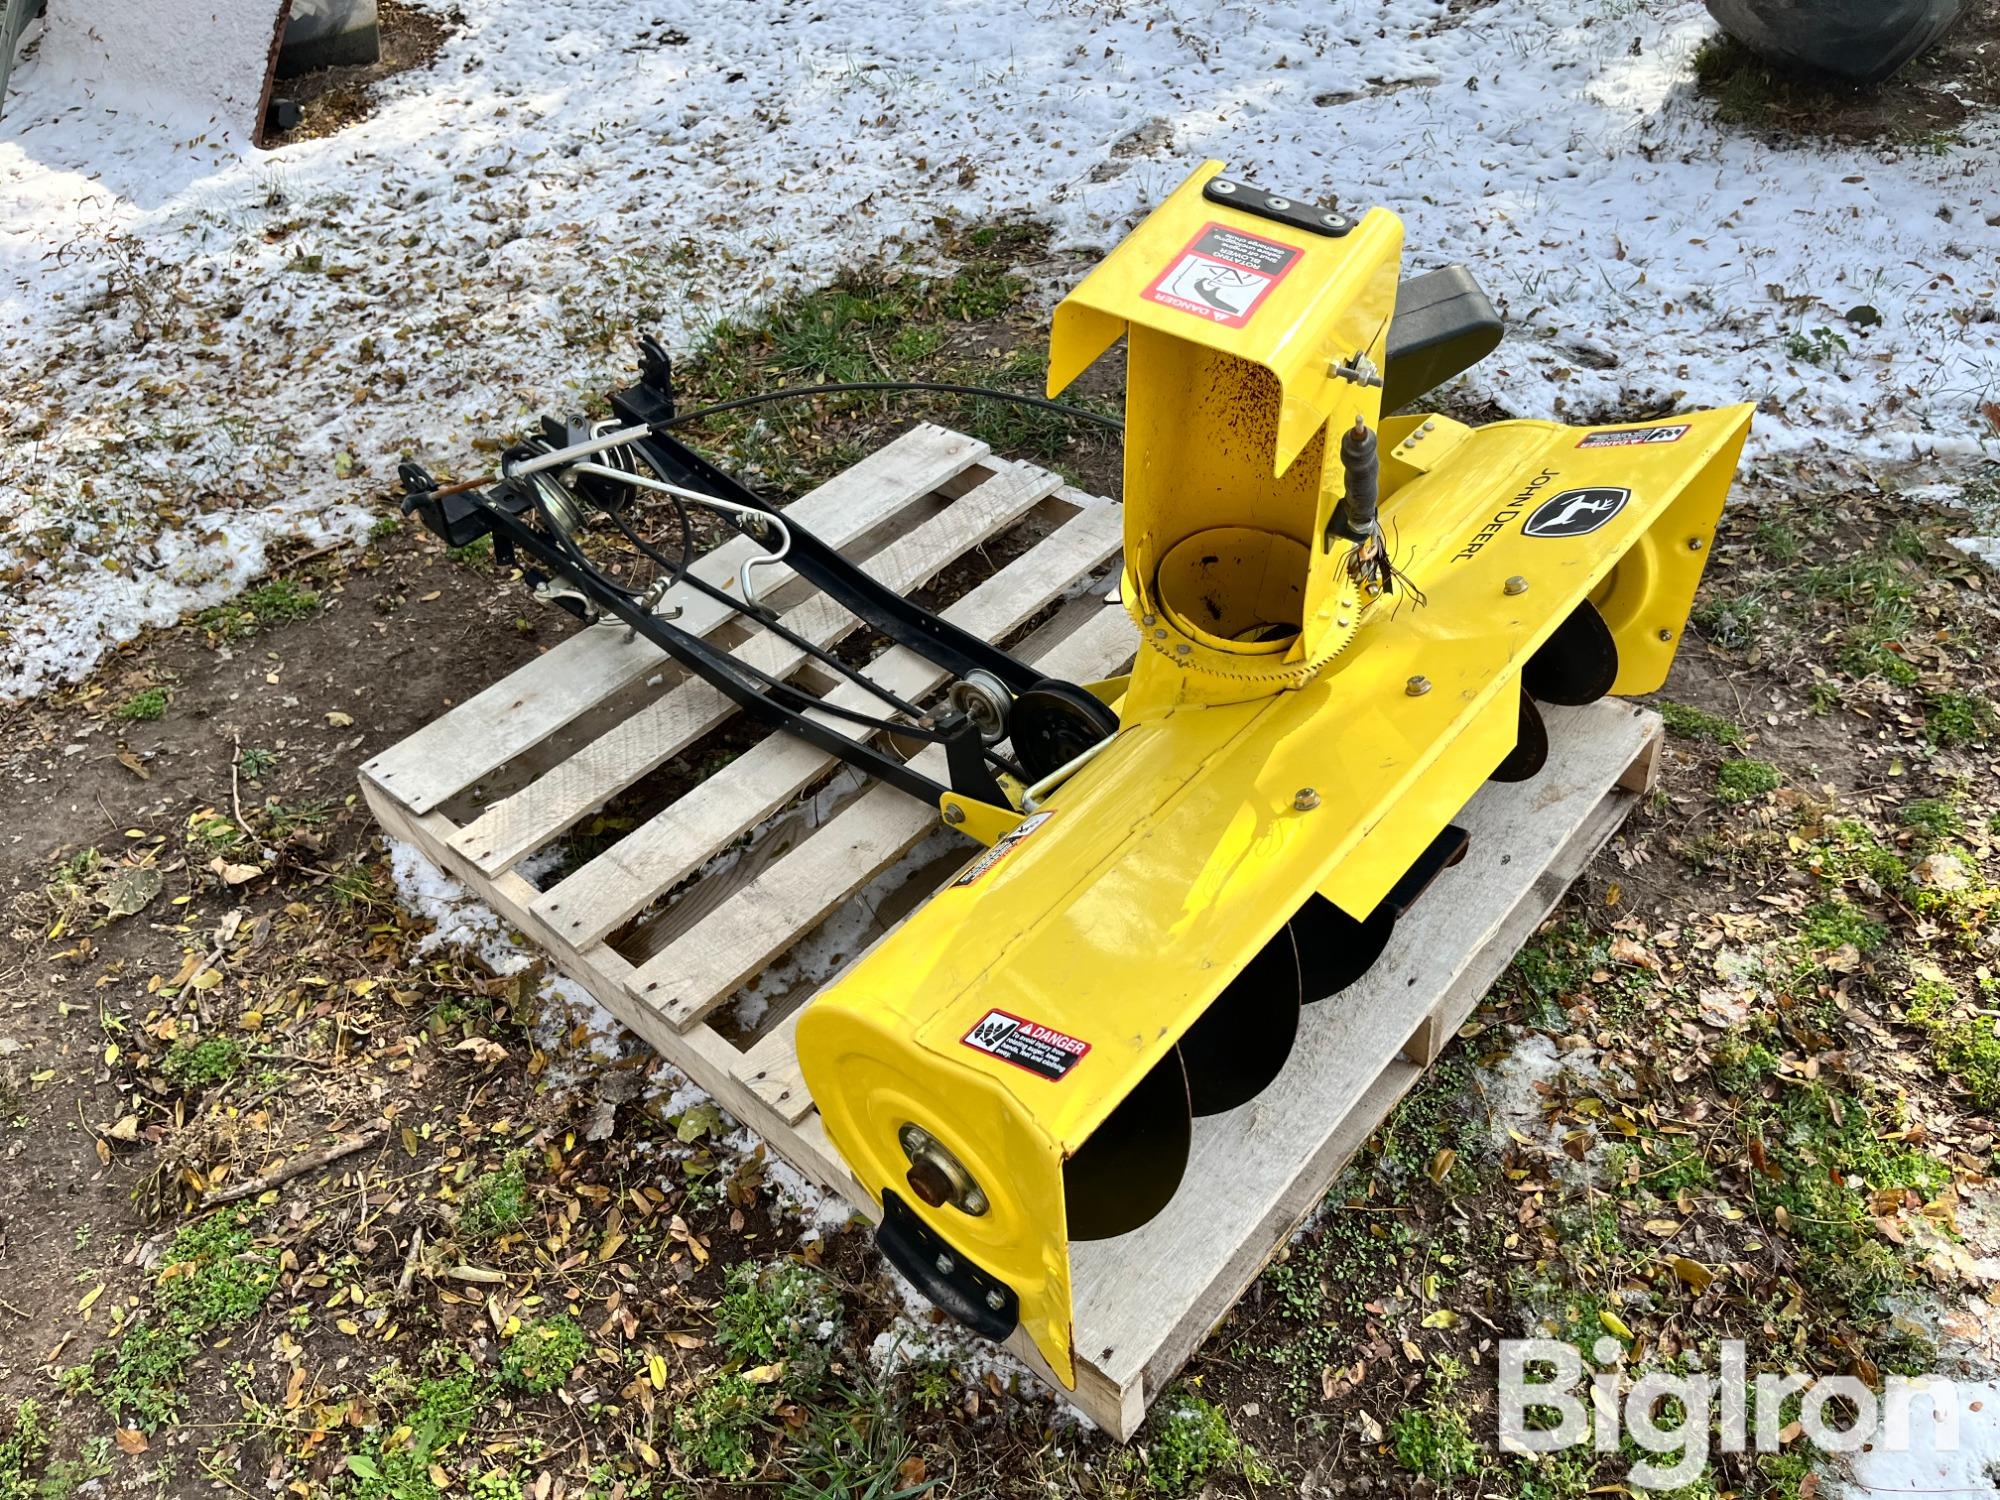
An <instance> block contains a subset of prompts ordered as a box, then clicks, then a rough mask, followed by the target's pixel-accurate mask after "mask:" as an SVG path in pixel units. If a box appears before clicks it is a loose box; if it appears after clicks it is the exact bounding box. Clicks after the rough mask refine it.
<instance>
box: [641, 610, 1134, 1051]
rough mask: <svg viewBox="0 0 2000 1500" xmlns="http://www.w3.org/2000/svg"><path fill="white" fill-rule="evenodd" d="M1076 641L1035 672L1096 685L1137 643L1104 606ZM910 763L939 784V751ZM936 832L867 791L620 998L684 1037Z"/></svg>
mask: <svg viewBox="0 0 2000 1500" xmlns="http://www.w3.org/2000/svg"><path fill="white" fill-rule="evenodd" d="M1078 636H1080V637H1081V639H1080V640H1077V641H1076V644H1075V647H1074V648H1073V649H1071V650H1069V651H1066V652H1065V651H1062V650H1060V649H1058V650H1057V651H1055V652H1052V653H1051V654H1050V656H1049V657H1048V658H1046V659H1045V660H1044V661H1043V662H1042V663H1041V665H1043V666H1044V667H1046V668H1047V670H1048V671H1049V672H1051V673H1052V674H1054V675H1056V676H1062V677H1069V676H1083V677H1086V678H1096V677H1101V676H1104V675H1105V674H1106V673H1108V672H1111V671H1113V670H1115V669H1116V668H1117V667H1119V666H1120V665H1122V664H1123V663H1124V661H1125V660H1126V659H1127V658H1129V657H1130V656H1131V654H1132V651H1133V648H1134V646H1135V644H1136V643H1135V640H1134V637H1133V634H1132V622H1131V617H1130V616H1128V615H1127V614H1126V613H1125V612H1124V610H1122V609H1118V608H1116V607H1111V606H1107V608H1106V609H1105V610H1104V611H1103V613H1102V614H1101V615H1100V616H1099V618H1098V619H1097V620H1093V621H1091V622H1090V623H1089V624H1087V625H1085V626H1084V627H1083V628H1082V629H1081V630H1080V631H1079V632H1078ZM912 764H914V765H915V766H916V767H917V769H918V770H920V771H923V772H924V773H925V774H927V775H931V776H940V777H941V776H943V775H944V774H945V756H944V751H943V750H942V749H941V748H940V747H938V746H936V745H932V746H930V747H929V748H928V749H926V750H925V751H924V752H923V753H922V754H921V755H919V756H917V758H916V759H915V761H914V762H912ZM937 826H938V820H937V812H936V810H935V809H934V808H931V807H927V806H925V805H924V804H923V803H920V802H918V801H917V800H916V799H915V798H914V797H909V796H905V795H904V794H903V793H901V792H899V791H897V790H896V788H894V787H889V786H876V787H871V788H870V789H869V790H868V791H866V792H865V793H863V794H862V795H861V796H860V797H859V798H857V799H856V800H855V801H854V802H853V803H852V804H850V805H849V806H847V807H845V808H842V809H841V811H840V812H839V813H838V814H836V815H835V816H834V817H833V818H832V819H830V820H829V821H828V822H827V823H826V825H825V826H824V827H822V828H819V829H818V830H816V831H815V832H814V833H813V834H812V835H811V836H810V837H808V838H806V839H805V840H804V841H803V842H801V843H800V844H799V846H798V847H797V848H795V849H793V850H791V851H790V852H789V853H787V854H786V855H785V856H784V857H783V858H782V859H779V860H775V861H773V862H772V863H771V864H770V865H768V866H766V867H765V868H764V869H763V870H762V871H760V872H759V873H758V875H757V877H756V878H755V879H754V880H751V881H750V882H749V883H748V884H746V885H744V886H743V887H741V888H740V889H738V890H737V891H735V892H734V893H733V894H731V896H730V897H729V899H728V900H727V901H725V902H723V903H722V904H721V905H720V906H718V907H716V908H715V909H714V910H713V911H710V912H708V913H706V914H705V915H704V916H703V917H702V919H701V921H700V922H699V923H697V924H696V925H695V926H693V927H692V928H690V929H689V930H688V931H686V932H683V933H682V934H681V935H680V936H679V937H677V938H675V939H674V940H673V942H671V943H669V944H668V945H667V946H666V947H665V948H663V949H662V950H661V951H660V952H659V953H657V954H655V955H654V956H653V957H652V958H651V959H649V960H647V962H646V963H644V964H643V965H641V966H640V967H639V969H638V970H637V971H635V972H634V973H633V975H632V977H631V979H629V980H628V981H626V990H627V992H628V993H630V994H631V996H632V998H633V999H635V1000H637V1001H639V1002H641V1003H642V1004H647V1005H652V1006H654V1007H656V1008H657V1009H658V1010H659V1012H660V1014H661V1015H663V1016H665V1017H666V1018H667V1021H668V1022H669V1024H671V1025H672V1026H674V1027H675V1028H676V1029H678V1030H682V1031H685V1030H686V1029H687V1028H688V1027H689V1026H691V1025H693V1024H694V1023H695V1022H696V1021H699V1020H701V1019H702V1018H703V1017H704V1016H706V1015H708V1013H709V1012H710V1011H712V1010H714V1009H715V1007H716V1006H718V1005H720V1004H722V1002H723V1001H725V1000H727V999H728V998H729V997H730V996H731V995H732V994H734V993H735V992H736V990H737V989H738V988H739V987H741V986H742V985H743V984H744V983H745V982H746V981H747V980H749V979H750V978H751V977H752V976H754V975H755V974H756V973H757V971H758V970H760V969H762V968H764V967H765V966H766V965H768V964H770V963H771V962H773V961H774V960H775V959H777V958H779V957H781V956H782V955H783V954H784V953H785V952H786V951H787V950H789V949H790V948H791V947H792V946H793V945H794V944H796V943H797V942H798V941H799V940H800V939H801V938H803V937H805V936H806V935H807V934H808V933H810V932H811V931H812V930H813V929H814V928H815V927H817V926H819V924H820V923H821V922H823V921H825V920H826V918H827V917H828V916H829V915H831V914H832V913H833V911H834V910H835V908H837V907H839V906H840V905H842V904H843V903H844V902H845V901H846V900H847V899H848V897H850V896H852V895H853V894H854V893H855V892H856V891H858V890H860V889H861V888H862V887H863V886H865V885H867V884H868V882H869V881H871V880H873V879H874V878H875V877H876V876H877V875H880V874H881V873H882V872H883V871H884V870H886V869H888V868H889V866H891V865H893V864H894V863H895V862H896V861H897V860H898V859H900V858H902V857H903V855H904V854H906V853H908V852H909V850H910V849H911V848H913V847H914V846H915V845H916V844H917V843H918V841H919V840H921V839H922V838H923V837H924V836H925V835H926V834H928V833H929V832H930V831H931V830H932V829H934V828H936V827H937Z"/></svg>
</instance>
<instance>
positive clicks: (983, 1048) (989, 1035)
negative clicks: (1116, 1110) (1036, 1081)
mask: <svg viewBox="0 0 2000 1500" xmlns="http://www.w3.org/2000/svg"><path fill="white" fill-rule="evenodd" d="M959 1040H960V1041H961V1042H963V1043H965V1045H966V1046H968V1047H972V1048H975V1049H977V1050H978V1051H980V1052H990V1053H991V1054H992V1055H993V1056H995V1057H997V1058H1000V1059H1001V1060H1002V1061H1004V1062H1010V1063H1012V1064H1013V1065H1014V1066H1015V1067H1017V1068H1026V1069H1027V1070H1028V1071H1029V1072H1030V1073H1033V1074H1035V1075H1036V1076H1037V1077H1041V1078H1046V1079H1048V1080H1050V1081H1051V1082H1054V1081H1055V1080H1056V1079H1059V1078H1061V1077H1062V1076H1063V1075H1064V1074H1065V1073H1067V1072H1069V1070H1070V1069H1071V1068H1073V1067H1075V1066H1076V1065H1077V1064H1078V1063H1080V1062H1082V1061H1083V1055H1084V1054H1085V1053H1086V1052H1088V1051H1089V1050H1090V1043H1088V1042H1086V1041H1084V1040H1083V1039H1082V1038H1081V1037H1074V1036H1070V1035H1069V1034H1068V1033H1067V1032H1061V1031H1057V1030H1056V1029H1055V1028H1054V1027H1052V1026H1043V1025H1041V1024H1040V1023H1039V1022H1036V1021H1024V1020H1022V1019H1021V1018H1020V1017H1019V1016H1016V1015H1010V1014H1009V1013H1008V1012H1006V1011H1004V1010H989V1011H988V1012H986V1015H985V1017H984V1019H982V1020H981V1021H980V1023H979V1024H978V1025H977V1026H975V1027H973V1028H972V1030H970V1031H968V1032H966V1034H965V1035H964V1036H962V1037H960V1038H959Z"/></svg>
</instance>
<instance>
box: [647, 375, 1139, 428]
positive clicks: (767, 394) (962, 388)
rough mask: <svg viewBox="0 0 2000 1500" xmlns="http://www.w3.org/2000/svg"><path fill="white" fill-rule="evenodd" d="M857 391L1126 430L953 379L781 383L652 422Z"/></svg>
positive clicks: (1100, 416)
mask: <svg viewBox="0 0 2000 1500" xmlns="http://www.w3.org/2000/svg"><path fill="white" fill-rule="evenodd" d="M856 391H874V392H882V391H932V392H935V393H938V394H940V395H946V396H982V397H984V398H986V399H987V400H989V401H1011V402H1013V403H1014V404H1016V405H1017V406H1033V407H1037V408H1039V409H1040V410H1042V411H1051V412H1054V413H1056V414H1057V415H1058V416H1063V417H1073V418H1075V419H1076V420H1077V421H1080V422H1095V423H1096V424H1097V425H1098V426H1099V427H1108V428H1110V429H1111V430H1112V431H1113V432H1123V431H1124V430H1125V420H1124V418H1122V417H1114V416H1111V415H1110V414H1109V413H1106V412H1101V411H1092V410H1091V409H1090V408H1089V407H1087V406H1072V405H1070V404H1069V403H1067V402H1063V401H1051V400H1049V399H1048V398H1047V397H1045V396H1030V395H1028V394H1027V393H1026V392H1025V391H1003V390H1000V389H999V388H998V387H996V386H990V385H961V384H959V383H958V382H956V381H951V380H834V381H828V382H826V383H825V384H822V385H781V386H778V387H777V388H775V389H773V390H768V391H758V392H756V393H755V394H753V395H749V396H735V397H732V398H730V399H729V400H727V401H716V402H712V403H710V404H709V405H707V406H697V407H696V408H694V410H692V411H683V412H676V413H674V415H673V416H671V417H668V418H667V419H666V420H665V421H664V422H656V423H654V424H653V425H654V426H655V427H680V426H684V425H685V424H687V423H689V422H699V421H701V420H702V419H703V418H704V417H715V416H720V415H721V414H722V413H724V412H730V411H741V410H742V409H743V408H744V407H746V406H762V405H763V404H764V403H765V402H767V401H810V400H816V399H817V398H819V397H821V396H843V395H846V394H848V393H849V392H856Z"/></svg>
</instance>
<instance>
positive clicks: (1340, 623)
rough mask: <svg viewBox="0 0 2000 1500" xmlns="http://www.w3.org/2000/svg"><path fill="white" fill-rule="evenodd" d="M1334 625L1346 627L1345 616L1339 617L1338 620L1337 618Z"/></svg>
mask: <svg viewBox="0 0 2000 1500" xmlns="http://www.w3.org/2000/svg"><path fill="white" fill-rule="evenodd" d="M1334 623H1335V624H1336V625H1342V626H1344V625H1346V624H1347V616H1346V615H1342V616H1341V617H1340V618H1339V619H1338V620H1336V621H1334Z"/></svg>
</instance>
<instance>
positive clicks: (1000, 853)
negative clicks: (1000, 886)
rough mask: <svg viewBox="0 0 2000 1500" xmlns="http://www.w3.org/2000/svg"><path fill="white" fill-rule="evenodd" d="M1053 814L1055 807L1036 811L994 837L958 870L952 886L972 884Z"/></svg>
mask: <svg viewBox="0 0 2000 1500" xmlns="http://www.w3.org/2000/svg"><path fill="white" fill-rule="evenodd" d="M1055 815H1056V813H1055V809H1054V808H1050V809H1049V810H1048V811H1047V812H1038V813H1036V814H1035V815H1034V816H1033V817H1032V818H1023V819H1021V821H1020V822H1018V823H1016V824H1015V825H1014V826H1013V827H1012V828H1010V829H1008V830H1007V831H1006V832H1005V833H1003V834H1001V835H1000V837H999V838H997V839H995V840H994V841H993V846H992V847H991V848H990V849H986V850H984V851H982V852H981V853H979V854H978V855H975V856H974V858H973V861H972V863H971V864H969V865H967V866H966V867H965V868H964V869H963V870H960V871H959V872H958V874H957V875H956V876H955V877H954V878H953V880H952V882H951V883H952V885H953V887H958V886H962V885H971V884H973V883H974V882H975V881H977V880H978V879H979V877H980V876H982V875H984V874H985V873H986V872H987V871H988V870H990V869H992V868H993V867H994V866H995V865H997V864H999V863H1000V861H1001V860H1003V859H1005V858H1006V857H1007V856H1008V855H1010V854H1012V853H1013V852H1014V850H1015V849H1016V848H1018V847H1019V846H1020V844H1021V842H1022V841H1023V840H1024V839H1026V838H1027V836H1028V835H1029V834H1031V833H1033V832H1034V831H1035V830H1036V829H1037V828H1040V827H1041V826H1042V825H1043V824H1044V823H1046V822H1048V820H1049V819H1050V818H1053V817H1054V816H1055Z"/></svg>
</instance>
